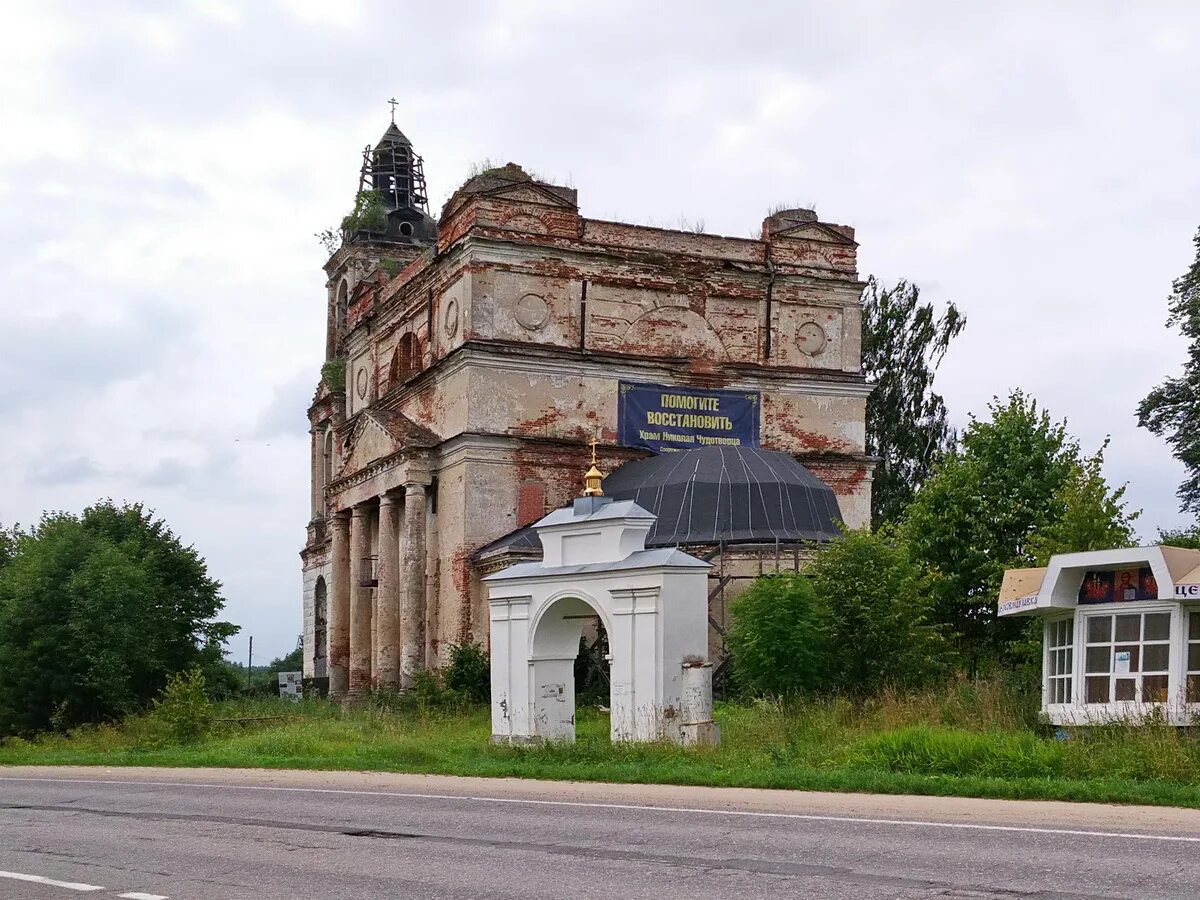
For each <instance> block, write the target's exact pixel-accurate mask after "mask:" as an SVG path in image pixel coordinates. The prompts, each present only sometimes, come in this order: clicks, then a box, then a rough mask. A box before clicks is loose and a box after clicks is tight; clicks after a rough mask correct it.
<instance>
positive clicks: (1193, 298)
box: [1137, 230, 1200, 513]
mask: <svg viewBox="0 0 1200 900" xmlns="http://www.w3.org/2000/svg"><path fill="white" fill-rule="evenodd" d="M1193 243H1194V244H1195V246H1196V258H1195V260H1194V261H1193V262H1192V265H1191V268H1189V269H1188V270H1187V271H1186V272H1185V273H1184V274H1183V275H1182V276H1180V277H1179V278H1177V279H1176V280H1175V282H1174V283H1173V284H1172V285H1171V288H1172V290H1171V296H1170V297H1169V298H1168V300H1167V308H1168V315H1167V325H1168V326H1175V325H1178V326H1179V329H1180V331H1182V332H1183V336H1184V337H1186V338H1187V339H1188V351H1187V358H1186V359H1185V360H1184V363H1183V374H1181V375H1179V376H1178V377H1177V378H1168V379H1167V380H1166V381H1164V382H1163V383H1162V384H1160V385H1159V386H1158V387H1156V388H1155V389H1154V390H1152V391H1151V392H1150V393H1149V394H1147V395H1146V397H1145V399H1144V400H1142V402H1141V403H1140V404H1139V405H1138V410H1137V414H1138V424H1139V425H1141V426H1142V427H1143V428H1148V429H1149V430H1150V431H1151V432H1153V433H1154V434H1156V435H1158V436H1160V437H1161V436H1163V435H1166V438H1167V443H1168V444H1170V446H1171V452H1172V453H1174V455H1175V458H1176V459H1178V460H1179V461H1180V462H1181V463H1183V465H1184V469H1185V470H1186V476H1185V478H1184V480H1183V483H1182V484H1181V485H1180V486H1179V491H1178V493H1179V499H1180V501H1182V503H1181V506H1182V508H1183V509H1185V510H1189V511H1191V512H1194V513H1200V230H1197V232H1196V236H1195V238H1194V239H1193Z"/></svg>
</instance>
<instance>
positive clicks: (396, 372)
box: [388, 331, 421, 388]
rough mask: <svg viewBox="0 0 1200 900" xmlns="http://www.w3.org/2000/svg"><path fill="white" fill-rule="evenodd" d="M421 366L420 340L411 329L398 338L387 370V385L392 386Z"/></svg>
mask: <svg viewBox="0 0 1200 900" xmlns="http://www.w3.org/2000/svg"><path fill="white" fill-rule="evenodd" d="M420 368H421V342H420V341H418V340H417V336H416V335H415V334H413V333H412V332H411V331H410V332H409V333H408V334H406V335H404V337H402V338H400V343H398V344H397V345H396V352H395V353H393V354H392V364H391V367H390V369H389V371H388V387H389V388H391V387H394V386H395V385H397V384H399V383H400V382H402V381H404V380H405V379H406V378H408V376H409V375H412V374H413V373H414V372H416V371H417V370H418V369H420Z"/></svg>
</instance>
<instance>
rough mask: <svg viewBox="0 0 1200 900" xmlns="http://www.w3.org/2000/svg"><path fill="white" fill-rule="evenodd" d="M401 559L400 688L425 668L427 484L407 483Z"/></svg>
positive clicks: (409, 685) (411, 683)
mask: <svg viewBox="0 0 1200 900" xmlns="http://www.w3.org/2000/svg"><path fill="white" fill-rule="evenodd" d="M402 527H403V532H404V534H403V547H402V551H401V559H400V566H401V569H400V584H401V587H400V592H401V593H400V688H401V690H408V689H409V688H411V687H412V686H413V676H414V675H415V674H416V673H417V672H421V671H424V669H425V485H423V484H406V485H405V486H404V521H403V526H402Z"/></svg>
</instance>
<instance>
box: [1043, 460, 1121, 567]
mask: <svg viewBox="0 0 1200 900" xmlns="http://www.w3.org/2000/svg"><path fill="white" fill-rule="evenodd" d="M1107 448H1108V441H1107V440H1105V442H1104V444H1103V445H1102V446H1101V447H1100V449H1099V450H1097V451H1096V453H1094V454H1093V455H1092V456H1089V457H1086V458H1084V459H1082V460H1080V462H1079V464H1078V465H1077V466H1076V467H1075V469H1074V470H1073V471H1072V472H1071V476H1070V478H1069V479H1068V480H1067V483H1066V485H1064V486H1063V489H1062V491H1061V492H1060V493H1059V500H1060V501H1061V502H1062V507H1063V509H1062V515H1061V516H1060V517H1059V518H1058V519H1057V520H1056V521H1053V522H1050V523H1049V524H1048V525H1046V526H1045V527H1044V528H1042V529H1040V530H1039V531H1037V532H1035V533H1034V534H1032V535H1030V537H1029V545H1028V549H1027V554H1026V555H1027V557H1028V558H1029V559H1030V560H1031V561H1032V562H1034V563H1036V564H1037V565H1039V566H1044V565H1045V564H1046V563H1047V562H1049V560H1050V557H1051V556H1052V555H1054V554H1055V553H1078V552H1080V551H1083V550H1108V549H1111V548H1114V547H1132V546H1134V545H1135V543H1136V540H1135V535H1134V531H1133V523H1134V521H1135V520H1136V519H1137V518H1138V516H1140V515H1141V510H1128V509H1126V507H1125V499H1124V498H1125V485H1121V486H1120V487H1117V488H1111V487H1109V484H1108V482H1107V481H1106V480H1105V478H1104V473H1103V471H1102V469H1103V467H1104V451H1105V450H1106V449H1107Z"/></svg>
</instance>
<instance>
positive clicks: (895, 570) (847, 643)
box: [804, 527, 949, 694]
mask: <svg viewBox="0 0 1200 900" xmlns="http://www.w3.org/2000/svg"><path fill="white" fill-rule="evenodd" d="M804 574H805V575H806V576H807V577H808V578H809V579H810V580H811V581H812V585H813V588H814V590H815V592H816V595H817V597H818V598H819V600H820V601H821V603H822V606H823V607H824V608H825V610H826V622H827V625H826V628H827V632H826V640H827V646H826V649H825V653H826V654H827V658H828V660H829V664H830V668H831V671H830V682H831V686H832V687H835V688H837V689H839V690H844V691H848V692H850V693H856V694H873V693H876V692H878V691H879V690H880V689H881V688H883V687H886V686H891V687H895V688H901V689H903V688H911V687H915V686H917V685H920V684H922V683H924V682H927V681H930V680H932V679H934V678H937V677H938V676H940V675H943V674H945V672H946V671H947V669H948V663H949V652H948V651H949V648H948V646H947V643H946V641H945V639H944V638H943V637H942V635H941V633H940V631H939V630H938V628H937V627H936V626H934V625H933V624H931V622H930V619H929V614H930V612H931V611H932V610H931V605H932V597H931V591H930V588H931V585H930V583H929V579H928V578H927V577H925V576H924V575H923V574H922V573H921V570H920V568H919V567H918V566H917V565H916V563H914V562H913V560H912V559H911V557H910V556H909V552H908V548H907V547H906V546H905V545H904V544H903V542H901V541H900V540H898V536H897V534H896V532H895V530H894V529H893V528H890V527H885V528H884V529H881V530H880V531H876V532H871V531H869V530H867V529H862V530H858V531H848V532H846V533H845V534H843V535H842V536H841V537H840V538H838V539H837V540H835V541H831V542H830V543H828V544H826V545H825V546H824V547H822V548H821V549H820V550H819V551H818V552H817V554H816V555H815V557H814V558H813V560H812V561H811V562H810V563H809V565H808V566H807V567H806V568H805V570H804Z"/></svg>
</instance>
